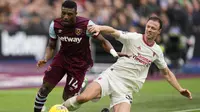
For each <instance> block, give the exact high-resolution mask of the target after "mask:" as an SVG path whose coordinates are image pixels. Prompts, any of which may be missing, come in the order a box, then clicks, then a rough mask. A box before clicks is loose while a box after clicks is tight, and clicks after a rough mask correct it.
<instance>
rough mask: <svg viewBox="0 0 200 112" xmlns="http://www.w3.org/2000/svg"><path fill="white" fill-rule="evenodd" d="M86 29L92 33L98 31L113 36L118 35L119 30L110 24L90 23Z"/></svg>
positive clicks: (117, 36)
mask: <svg viewBox="0 0 200 112" xmlns="http://www.w3.org/2000/svg"><path fill="white" fill-rule="evenodd" d="M88 31H89V32H90V33H93V34H94V35H96V36H97V35H98V34H99V33H103V34H108V35H111V36H113V37H114V38H119V37H120V32H119V31H118V30H117V29H114V28H113V27H110V26H102V25H90V26H88Z"/></svg>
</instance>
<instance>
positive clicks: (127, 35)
mask: <svg viewBox="0 0 200 112" xmlns="http://www.w3.org/2000/svg"><path fill="white" fill-rule="evenodd" d="M118 31H119V32H120V36H119V38H116V40H118V41H120V42H121V43H122V44H124V43H127V42H128V41H129V39H134V38H136V36H137V35H136V34H137V33H136V32H127V31H120V30H118Z"/></svg>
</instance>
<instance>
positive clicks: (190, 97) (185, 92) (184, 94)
mask: <svg viewBox="0 0 200 112" xmlns="http://www.w3.org/2000/svg"><path fill="white" fill-rule="evenodd" d="M180 94H181V95H183V96H185V97H187V98H189V99H190V100H191V99H192V94H191V92H190V91H189V90H187V89H182V90H181V91H180Z"/></svg>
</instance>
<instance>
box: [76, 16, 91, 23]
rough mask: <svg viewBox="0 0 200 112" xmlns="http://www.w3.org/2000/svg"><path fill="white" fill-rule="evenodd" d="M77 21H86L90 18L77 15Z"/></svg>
mask: <svg viewBox="0 0 200 112" xmlns="http://www.w3.org/2000/svg"><path fill="white" fill-rule="evenodd" d="M76 20H77V22H88V21H89V20H90V19H88V18H86V17H82V16H77V17H76Z"/></svg>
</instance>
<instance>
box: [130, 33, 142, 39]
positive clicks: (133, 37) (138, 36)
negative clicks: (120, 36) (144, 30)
mask: <svg viewBox="0 0 200 112" xmlns="http://www.w3.org/2000/svg"><path fill="white" fill-rule="evenodd" d="M127 35H129V36H130V37H131V38H132V39H142V36H143V34H141V33H138V32H128V33H127Z"/></svg>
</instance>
